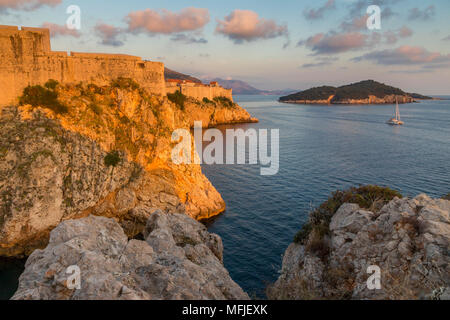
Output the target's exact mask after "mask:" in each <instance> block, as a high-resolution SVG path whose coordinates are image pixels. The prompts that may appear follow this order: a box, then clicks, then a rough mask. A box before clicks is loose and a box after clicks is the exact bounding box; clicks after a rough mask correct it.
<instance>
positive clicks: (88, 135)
mask: <svg viewBox="0 0 450 320" xmlns="http://www.w3.org/2000/svg"><path fill="white" fill-rule="evenodd" d="M21 101H22V104H23V105H21V106H19V107H5V108H3V109H2V110H0V111H1V117H0V255H3V256H21V255H27V254H29V253H31V252H32V251H33V250H34V249H35V248H41V247H43V246H45V244H46V243H47V241H48V236H49V233H50V231H51V230H52V229H53V228H54V227H56V226H57V225H58V224H59V223H60V222H61V221H64V220H67V219H74V218H81V217H86V216H87V215H89V214H94V215H100V216H106V217H113V218H115V219H116V220H118V221H119V222H120V223H121V225H122V226H123V228H124V230H125V232H126V233H127V234H128V235H129V236H134V235H136V234H138V233H140V232H142V230H143V227H144V225H145V223H146V221H147V218H148V214H149V212H150V211H151V210H154V209H162V210H163V211H165V212H183V213H186V214H187V215H189V216H191V217H193V218H195V219H202V218H208V217H210V216H213V215H216V214H218V213H220V212H222V211H223V210H224V209H225V203H224V201H223V200H222V198H221V196H220V194H219V193H218V192H217V190H216V189H215V188H214V187H213V186H212V185H211V183H210V182H209V181H208V179H207V178H206V177H205V176H204V175H203V174H202V172H201V168H200V166H199V165H175V164H174V163H172V161H171V151H172V147H173V146H174V143H173V142H172V141H171V134H172V131H173V130H174V129H178V128H187V129H189V128H191V127H192V126H193V123H194V121H197V120H201V121H203V125H204V126H206V127H207V126H212V125H216V124H219V123H235V122H245V121H251V117H250V115H249V114H248V113H247V112H246V111H245V110H244V109H242V108H241V107H239V106H238V105H236V104H227V103H223V104H222V103H221V102H220V101H216V102H200V101H197V100H194V99H190V98H186V100H185V101H183V103H182V104H181V103H174V102H171V101H169V100H168V98H167V97H161V96H155V95H151V94H148V93H147V92H146V90H143V89H141V88H140V87H139V85H138V84H137V83H135V82H133V81H131V80H129V79H123V78H122V79H118V80H117V81H114V82H112V83H111V85H110V86H104V87H98V86H96V85H93V84H83V83H80V84H78V85H59V84H58V83H56V82H49V83H47V88H42V87H30V88H28V90H25V91H24V96H23V97H22V98H21Z"/></svg>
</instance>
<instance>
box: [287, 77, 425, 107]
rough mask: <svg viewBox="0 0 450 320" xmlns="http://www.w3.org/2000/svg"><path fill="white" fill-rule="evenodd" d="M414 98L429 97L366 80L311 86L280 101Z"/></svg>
mask: <svg viewBox="0 0 450 320" xmlns="http://www.w3.org/2000/svg"><path fill="white" fill-rule="evenodd" d="M415 99H431V98H430V97H426V96H422V95H419V94H410V93H406V92H404V91H403V90H401V89H398V88H395V87H392V86H388V85H386V84H384V83H380V82H376V81H373V80H366V81H361V82H358V83H353V84H350V85H345V86H342V87H331V86H323V87H317V88H311V89H308V90H305V91H302V92H298V93H294V94H291V95H287V96H284V97H281V98H280V101H281V102H286V103H300V104H383V103H395V101H396V100H398V102H399V103H411V102H414V100H415Z"/></svg>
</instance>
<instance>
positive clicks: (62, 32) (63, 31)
mask: <svg viewBox="0 0 450 320" xmlns="http://www.w3.org/2000/svg"><path fill="white" fill-rule="evenodd" d="M42 28H48V29H50V36H51V37H53V38H56V37H60V36H63V37H64V36H69V37H75V38H79V37H80V36H81V34H80V33H79V32H78V30H71V29H69V28H67V26H66V25H59V24H54V23H51V22H44V23H43V24H42Z"/></svg>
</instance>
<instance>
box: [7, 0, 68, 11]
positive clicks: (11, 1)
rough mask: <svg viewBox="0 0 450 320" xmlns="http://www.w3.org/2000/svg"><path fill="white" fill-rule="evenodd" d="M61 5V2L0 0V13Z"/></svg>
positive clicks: (48, 0)
mask: <svg viewBox="0 0 450 320" xmlns="http://www.w3.org/2000/svg"><path fill="white" fill-rule="evenodd" d="M61 3H62V0H0V11H5V10H8V9H13V10H27V11H31V10H35V9H38V8H40V7H42V6H50V7H55V6H57V5H59V4H61Z"/></svg>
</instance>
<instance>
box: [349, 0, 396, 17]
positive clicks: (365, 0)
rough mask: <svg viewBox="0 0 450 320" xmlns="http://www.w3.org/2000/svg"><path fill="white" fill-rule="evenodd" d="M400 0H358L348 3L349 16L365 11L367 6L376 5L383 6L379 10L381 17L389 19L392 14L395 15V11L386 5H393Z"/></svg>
mask: <svg viewBox="0 0 450 320" xmlns="http://www.w3.org/2000/svg"><path fill="white" fill-rule="evenodd" d="M400 1H402V0H358V1H355V2H352V3H350V4H349V5H348V8H349V11H350V16H352V17H354V16H359V15H361V13H362V12H364V13H366V10H367V7H369V6H371V5H376V6H379V7H382V8H384V9H383V11H382V12H381V15H382V18H383V19H389V18H391V17H392V16H393V15H395V13H394V12H393V11H392V10H391V8H390V7H388V5H394V4H396V3H397V2H400Z"/></svg>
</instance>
